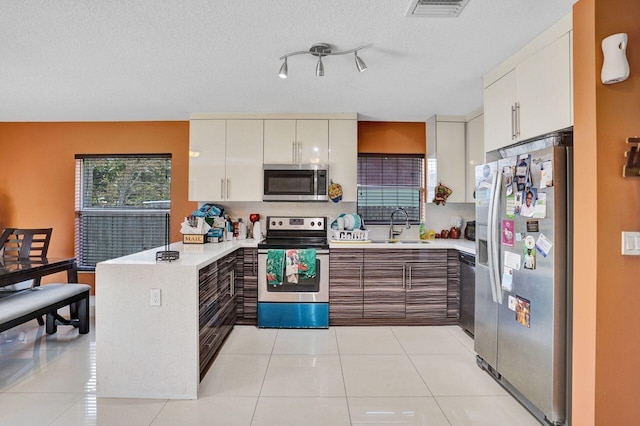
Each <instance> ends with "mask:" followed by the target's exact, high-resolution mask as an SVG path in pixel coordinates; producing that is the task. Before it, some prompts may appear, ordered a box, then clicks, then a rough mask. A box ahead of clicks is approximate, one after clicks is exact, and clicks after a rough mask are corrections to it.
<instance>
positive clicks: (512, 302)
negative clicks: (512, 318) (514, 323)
mask: <svg viewBox="0 0 640 426" xmlns="http://www.w3.org/2000/svg"><path fill="white" fill-rule="evenodd" d="M507 307H508V308H509V309H511V310H512V311H514V312H515V310H516V298H515V297H513V296H511V295H509V303H508V305H507Z"/></svg>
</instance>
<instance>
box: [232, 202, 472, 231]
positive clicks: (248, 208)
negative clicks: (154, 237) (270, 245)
mask: <svg viewBox="0 0 640 426" xmlns="http://www.w3.org/2000/svg"><path fill="white" fill-rule="evenodd" d="M221 205H223V206H224V207H225V212H226V213H228V214H229V215H230V216H231V217H232V218H233V219H236V218H238V217H241V218H243V221H247V222H248V221H249V215H250V214H251V213H259V214H260V222H261V225H262V230H263V231H262V232H263V233H264V230H265V229H266V220H267V216H275V215H280V216H313V215H319V216H328V217H329V224H331V222H332V221H333V220H334V219H335V218H336V217H338V215H340V214H341V213H353V212H355V211H356V207H357V206H356V203H345V202H340V203H278V202H273V203H253V202H251V203H250V202H246V203H243V202H234V203H221ZM425 216H426V222H425V226H426V228H427V230H429V229H433V230H434V231H436V232H440V230H442V229H449V228H451V216H461V217H462V219H463V221H464V222H463V224H462V227H463V228H462V230H464V226H465V224H466V223H467V221H469V220H474V219H475V204H473V203H449V204H447V205H445V206H437V205H435V204H433V203H426V204H425ZM400 227H402V225H400V224H399V225H397V226H396V228H397V229H400ZM367 228H368V229H369V230H370V233H369V238H372V239H385V238H387V237H388V233H389V226H388V225H368V226H367ZM418 237H419V226H418V225H415V226H412V227H411V228H410V229H404V231H403V234H402V236H401V238H409V239H417V238H418Z"/></svg>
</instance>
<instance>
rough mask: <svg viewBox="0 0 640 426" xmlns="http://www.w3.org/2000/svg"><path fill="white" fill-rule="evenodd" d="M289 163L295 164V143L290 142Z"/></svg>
mask: <svg viewBox="0 0 640 426" xmlns="http://www.w3.org/2000/svg"><path fill="white" fill-rule="evenodd" d="M291 162H292V163H293V164H296V143H295V142H291Z"/></svg>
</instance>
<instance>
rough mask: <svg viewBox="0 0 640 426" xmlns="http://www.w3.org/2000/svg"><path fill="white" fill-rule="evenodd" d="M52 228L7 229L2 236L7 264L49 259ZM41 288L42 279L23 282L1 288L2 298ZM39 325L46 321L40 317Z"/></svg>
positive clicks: (1, 246)
mask: <svg viewBox="0 0 640 426" xmlns="http://www.w3.org/2000/svg"><path fill="white" fill-rule="evenodd" d="M52 231H53V229H52V228H42V229H19V228H6V229H4V230H3V231H2V234H1V235H0V254H1V255H2V259H3V260H4V261H5V262H11V261H19V260H29V259H34V258H45V257H47V251H48V250H49V242H50V240H51V232H52ZM38 286H40V278H36V279H34V280H28V281H23V282H21V283H17V284H12V285H9V286H5V287H1V288H0V297H2V296H3V294H1V293H5V294H4V295H7V294H9V293H10V292H16V291H22V290H25V289H28V288H30V287H38ZM37 319H38V324H40V325H43V324H44V321H43V319H42V318H41V317H38V318H37Z"/></svg>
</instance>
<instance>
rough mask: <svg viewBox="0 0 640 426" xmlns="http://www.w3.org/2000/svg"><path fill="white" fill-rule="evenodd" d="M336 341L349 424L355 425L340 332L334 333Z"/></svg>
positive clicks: (335, 331)
mask: <svg viewBox="0 0 640 426" xmlns="http://www.w3.org/2000/svg"><path fill="white" fill-rule="evenodd" d="M333 334H334V336H335V339H336V347H337V348H338V361H339V362H340V373H341V374H342V386H343V387H344V403H345V404H346V405H347V415H348V416H349V424H350V425H353V418H352V417H351V407H349V394H348V393H347V381H346V380H345V378H344V368H343V367H342V352H340V341H339V340H338V330H334V332H333Z"/></svg>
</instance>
